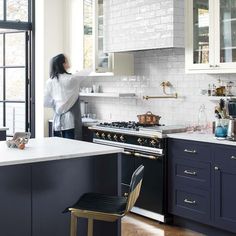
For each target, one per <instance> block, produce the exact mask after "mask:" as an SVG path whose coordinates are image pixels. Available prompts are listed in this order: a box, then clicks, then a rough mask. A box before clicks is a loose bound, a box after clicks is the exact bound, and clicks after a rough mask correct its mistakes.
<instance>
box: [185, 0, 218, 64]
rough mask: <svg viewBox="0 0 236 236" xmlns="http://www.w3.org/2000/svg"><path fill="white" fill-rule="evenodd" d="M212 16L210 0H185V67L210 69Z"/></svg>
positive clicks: (211, 57) (211, 58)
mask: <svg viewBox="0 0 236 236" xmlns="http://www.w3.org/2000/svg"><path fill="white" fill-rule="evenodd" d="M212 18H213V7H212V1H211V0H196V1H186V20H185V22H186V39H187V40H186V67H187V69H210V68H211V67H212V65H213V64H214V62H213V60H214V55H213V52H214V50H212V49H213V42H212V39H213V35H212V31H211V28H212V25H211V23H212ZM212 68H213V67H212Z"/></svg>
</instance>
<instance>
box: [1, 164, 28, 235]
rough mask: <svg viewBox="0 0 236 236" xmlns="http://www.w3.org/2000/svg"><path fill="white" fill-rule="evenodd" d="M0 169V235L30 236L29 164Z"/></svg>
mask: <svg viewBox="0 0 236 236" xmlns="http://www.w3.org/2000/svg"><path fill="white" fill-rule="evenodd" d="M0 169H1V171H0V200H1V201H0V209H1V210H0V219H1V220H0V231H1V233H0V235H3V236H19V235H22V236H31V168H30V165H13V166H1V168H0Z"/></svg>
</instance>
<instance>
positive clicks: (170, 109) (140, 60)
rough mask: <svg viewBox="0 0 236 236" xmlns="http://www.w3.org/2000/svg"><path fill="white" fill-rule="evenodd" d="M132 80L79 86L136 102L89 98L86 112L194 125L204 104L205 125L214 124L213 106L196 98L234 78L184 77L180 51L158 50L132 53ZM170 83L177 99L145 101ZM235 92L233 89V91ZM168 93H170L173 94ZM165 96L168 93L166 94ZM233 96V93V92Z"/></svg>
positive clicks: (90, 80)
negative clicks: (94, 87)
mask: <svg viewBox="0 0 236 236" xmlns="http://www.w3.org/2000/svg"><path fill="white" fill-rule="evenodd" d="M134 63H135V76H114V77H96V78H88V80H86V81H85V82H83V84H82V86H91V85H92V84H96V85H100V86H101V88H102V91H104V92H135V93H136V94H137V96H138V99H123V98H122V99H121V98H120V99H118V98H117V99H110V98H89V99H86V100H88V102H89V109H90V112H91V113H96V114H97V117H98V118H99V119H104V120H137V117H136V116H137V115H138V114H142V113H145V112H147V111H149V110H150V111H152V112H153V113H154V114H157V115H160V116H161V117H162V118H161V123H164V124H189V123H197V119H198V111H199V107H200V105H201V104H205V106H206V113H207V118H208V121H209V122H210V121H212V120H214V107H215V105H216V104H215V103H214V102H212V101H210V99H209V97H207V96H203V95H200V90H201V89H207V88H208V84H211V85H212V84H213V83H214V84H218V81H217V80H218V79H219V78H220V79H222V80H224V81H230V80H235V78H236V76H235V75H234V74H229V75H207V74H196V75H195V74H185V70H184V49H179V48H175V49H160V50H148V51H140V52H135V53H134ZM167 80H168V81H170V82H171V83H172V84H173V86H174V90H173V91H176V92H178V94H179V96H180V98H178V99H157V100H149V101H145V100H143V99H142V96H144V95H149V96H151V95H162V88H161V86H160V84H161V82H162V81H167ZM234 89H235V90H236V88H234ZM173 91H170V92H173ZM167 92H169V90H167ZM235 92H236V91H235Z"/></svg>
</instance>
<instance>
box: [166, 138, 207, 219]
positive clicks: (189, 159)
mask: <svg viewBox="0 0 236 236" xmlns="http://www.w3.org/2000/svg"><path fill="white" fill-rule="evenodd" d="M210 160H211V151H210V149H209V147H208V145H206V144H202V143H197V142H191V141H183V140H173V139H170V140H169V142H168V168H169V171H168V172H169V180H168V182H169V201H168V202H169V204H168V208H169V212H170V213H172V214H174V215H178V216H182V217H186V218H188V219H192V220H195V221H198V222H202V223H205V222H206V221H209V220H210V216H211V204H210V196H211V194H210V182H211V180H210V178H211V176H210Z"/></svg>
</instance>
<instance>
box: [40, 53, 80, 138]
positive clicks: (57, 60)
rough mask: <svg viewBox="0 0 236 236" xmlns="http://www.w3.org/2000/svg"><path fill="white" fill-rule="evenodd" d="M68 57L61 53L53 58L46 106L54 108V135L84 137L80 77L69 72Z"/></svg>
mask: <svg viewBox="0 0 236 236" xmlns="http://www.w3.org/2000/svg"><path fill="white" fill-rule="evenodd" d="M69 68H70V66H69V63H68V60H67V58H66V57H65V56H64V55H63V54H59V55H57V56H55V57H53V58H52V60H51V68H50V78H49V79H48V80H47V82H46V89H45V95H44V106H46V107H51V108H53V110H54V117H53V131H54V136H57V137H63V138H70V139H78V140H81V139H82V121H81V113H80V103H79V83H80V81H79V78H78V77H76V76H73V75H71V74H70V73H68V72H67V70H68V69H69Z"/></svg>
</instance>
